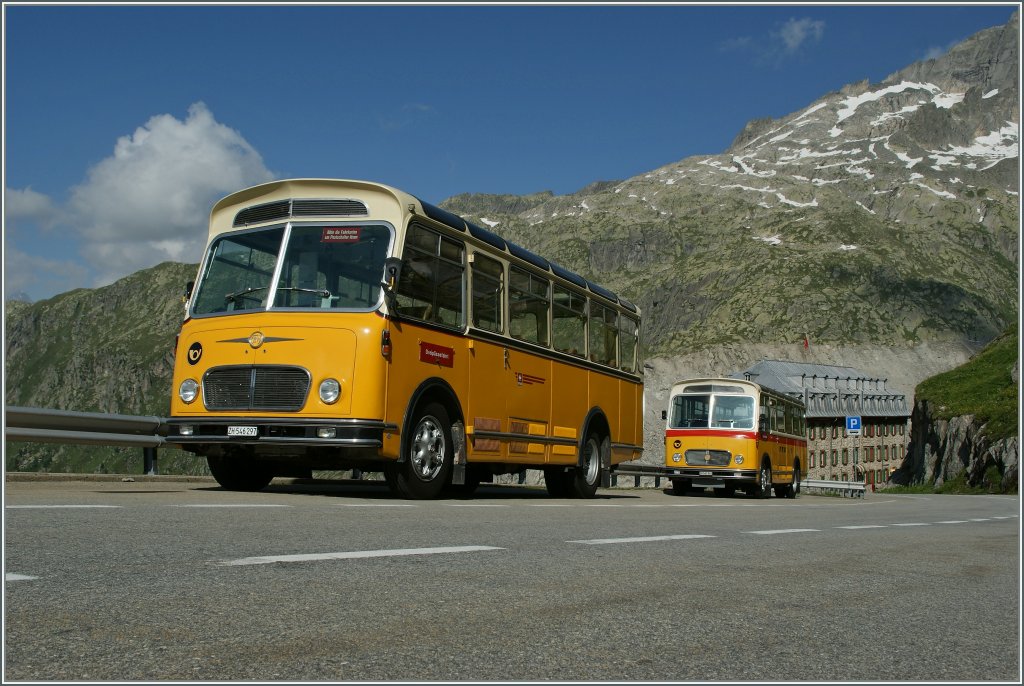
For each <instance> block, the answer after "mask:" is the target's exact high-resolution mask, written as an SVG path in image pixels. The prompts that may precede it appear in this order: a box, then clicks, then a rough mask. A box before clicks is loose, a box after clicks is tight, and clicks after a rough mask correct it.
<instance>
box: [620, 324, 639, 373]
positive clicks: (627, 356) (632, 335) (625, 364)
mask: <svg viewBox="0 0 1024 686" xmlns="http://www.w3.org/2000/svg"><path fill="white" fill-rule="evenodd" d="M639 331H640V327H639V325H638V324H637V322H636V320H635V319H633V318H632V317H627V316H626V315H624V314H623V315H620V316H619V369H621V370H622V371H624V372H635V371H636V368H637V359H636V350H637V343H638V341H639Z"/></svg>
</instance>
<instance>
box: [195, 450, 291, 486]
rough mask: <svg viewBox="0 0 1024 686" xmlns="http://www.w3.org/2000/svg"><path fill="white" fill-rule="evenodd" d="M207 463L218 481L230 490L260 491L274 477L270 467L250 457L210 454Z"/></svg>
mask: <svg viewBox="0 0 1024 686" xmlns="http://www.w3.org/2000/svg"><path fill="white" fill-rule="evenodd" d="M206 463H207V464H208V465H209V466H210V474H212V475H213V478H214V479H216V480H217V483H218V484H220V485H221V487H222V488H226V489H227V490H229V491H260V490H263V489H264V488H266V487H267V485H269V484H270V482H271V481H272V480H273V478H274V473H273V472H272V471H270V468H269V467H267V466H266V465H263V464H260V463H259V462H255V461H253V460H249V459H244V458H242V459H238V458H235V459H232V458H230V457H224V456H223V455H216V456H214V455H210V456H208V457H207V458H206Z"/></svg>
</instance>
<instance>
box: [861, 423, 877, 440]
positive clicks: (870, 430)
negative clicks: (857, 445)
mask: <svg viewBox="0 0 1024 686" xmlns="http://www.w3.org/2000/svg"><path fill="white" fill-rule="evenodd" d="M864 435H865V436H867V437H868V438H872V437H874V435H875V425H874V424H866V425H865V426H864Z"/></svg>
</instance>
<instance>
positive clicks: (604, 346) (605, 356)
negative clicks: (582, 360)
mask: <svg viewBox="0 0 1024 686" xmlns="http://www.w3.org/2000/svg"><path fill="white" fill-rule="evenodd" d="M618 333H619V329H618V322H617V321H616V314H615V310H613V309H611V308H610V307H605V306H604V305H599V304H597V303H596V302H594V301H593V300H591V301H590V361H591V362H597V363H598V364H605V365H609V366H612V367H614V366H615V357H616V352H617V351H616V348H617V347H618V346H617V345H616V338H617V337H618Z"/></svg>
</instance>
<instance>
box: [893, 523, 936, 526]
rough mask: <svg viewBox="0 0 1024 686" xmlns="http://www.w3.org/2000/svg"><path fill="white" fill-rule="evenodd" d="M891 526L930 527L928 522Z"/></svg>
mask: <svg viewBox="0 0 1024 686" xmlns="http://www.w3.org/2000/svg"><path fill="white" fill-rule="evenodd" d="M893 526H931V524H929V523H928V522H904V523H902V524H893Z"/></svg>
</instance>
